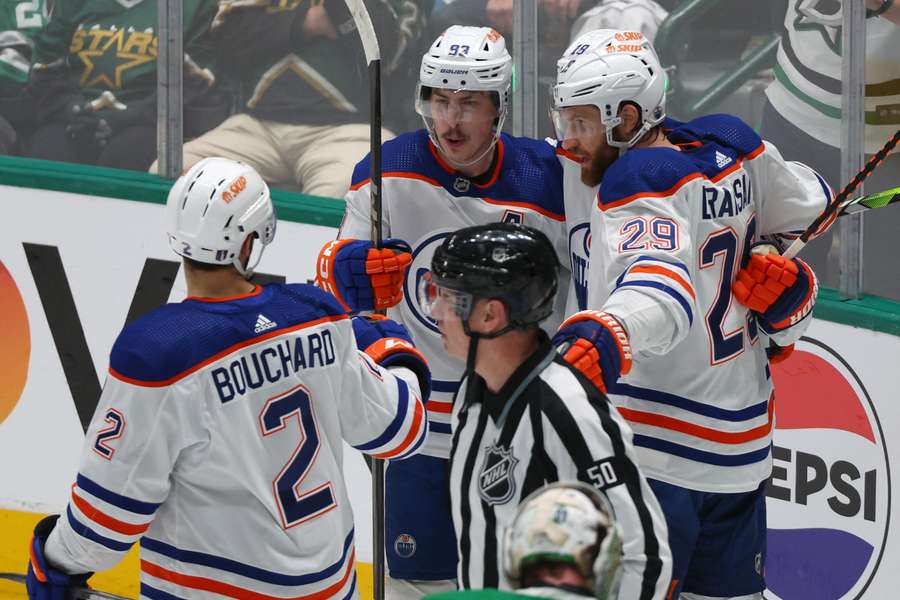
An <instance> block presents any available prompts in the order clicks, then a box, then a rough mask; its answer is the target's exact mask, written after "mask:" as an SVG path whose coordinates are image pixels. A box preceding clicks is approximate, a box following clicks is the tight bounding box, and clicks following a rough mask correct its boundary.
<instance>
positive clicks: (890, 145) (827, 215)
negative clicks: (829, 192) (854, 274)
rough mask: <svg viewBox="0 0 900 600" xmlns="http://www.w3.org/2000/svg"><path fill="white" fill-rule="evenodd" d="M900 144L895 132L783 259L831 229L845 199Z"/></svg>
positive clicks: (797, 252) (898, 131)
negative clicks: (814, 236) (811, 239)
mask: <svg viewBox="0 0 900 600" xmlns="http://www.w3.org/2000/svg"><path fill="white" fill-rule="evenodd" d="M898 142H900V130H897V132H896V133H894V135H893V136H892V137H891V139H889V140H888V141H887V143H886V144H885V145H884V146H883V147H882V148H881V150H879V151H878V152H876V153H875V155H874V156H873V157H872V158H871V159H869V162H867V163H866V164H865V166H864V167H863V168H862V170H861V171H860V172H859V173H857V174H856V176H855V177H854V178H853V179H851V180H850V182H849V183H847V185H845V186H844V189H842V190H841V191H840V193H839V194H838V195H837V196H836V197H835V198H834V200H832V201H831V203H830V204H829V205H828V206H826V207H825V210H824V211H822V214H820V215H819V216H818V217H817V218H816V220H815V221H813V222H812V224H811V225H810V226H809V227H807V228H806V231H804V232H803V234H802V235H801V236H800V237H799V238H797V239H796V240H794V242H793V243H792V244H791V245H790V246H789V247H788V249H787V251H785V253H784V254H783V256H784V257H785V258H794V257H795V256H797V254H799V253H800V250H802V249H803V247H804V246H806V243H807V242H809V239H810V238H811V237H812V236H813V235H818V234H821V233H824V232H825V231H827V230H828V228H829V227H831V224H832V223H833V222H834V219H835V218H837V216H838V211H839V210H840V209H841V208H842V206H843V205H844V202H845V201H846V200H847V198H849V197H850V194H852V193H853V190H855V189H856V188H858V187H859V185H860V184H861V183H862V182H863V181H865V180H866V178H867V177H868V176H869V175H871V174H872V171H874V170H875V169H876V168H878V165H880V164H881V162H882V161H883V160H884V159H885V157H886V156H887V155H888V154H890V152H891V150H893V149H894V147H895V146H896V145H897V143H898Z"/></svg>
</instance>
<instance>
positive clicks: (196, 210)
mask: <svg viewBox="0 0 900 600" xmlns="http://www.w3.org/2000/svg"><path fill="white" fill-rule="evenodd" d="M275 227H276V217H275V208H274V207H273V205H272V199H271V197H270V196H269V187H268V186H267V185H266V183H265V181H263V179H262V177H260V175H259V174H258V173H257V172H256V171H254V170H253V169H252V168H250V167H249V166H247V165H245V164H243V163H240V162H237V161H234V160H229V159H226V158H205V159H203V160H201V161H200V162H198V163H197V164H196V165H194V166H193V167H191V168H190V169H189V170H188V171H187V173H185V174H184V175H182V176H181V177H179V178H178V180H177V181H175V184H174V185H173V186H172V189H171V190H170V191H169V197H168V199H167V201H166V229H167V232H168V235H169V245H170V246H171V247H172V250H174V251H175V253H176V254H179V255H181V256H183V257H186V258H190V259H192V260H196V261H198V262H202V263H207V264H213V265H229V264H230V265H233V266H234V267H235V269H237V270H238V272H239V273H241V275H243V276H245V277H249V276H250V275H251V274H252V273H253V269H254V268H255V266H256V265H257V264H258V263H259V260H260V259H261V258H262V253H263V250H264V249H265V247H266V246H267V245H268V244H269V243H271V242H272V240H273V239H274V238H275ZM248 236H253V237H255V238H256V239H257V242H258V243H257V244H255V245H256V246H257V247H258V248H259V250H258V253H257V254H256V256H255V257H252V256H251V257H250V260H249V261H248V264H247V266H246V267H245V266H244V264H243V262H242V260H241V256H240V253H241V248H242V246H243V245H244V242H245V240H246V239H247V237H248Z"/></svg>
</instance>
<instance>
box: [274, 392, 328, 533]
mask: <svg viewBox="0 0 900 600" xmlns="http://www.w3.org/2000/svg"><path fill="white" fill-rule="evenodd" d="M291 417H297V423H298V424H299V425H300V443H299V444H298V445H297V448H296V449H295V450H294V454H293V455H292V456H291V459H290V460H289V461H288V463H287V464H286V465H284V468H282V469H281V472H280V473H279V474H278V477H276V478H275V481H273V482H272V489H273V490H274V492H275V503H276V504H277V505H278V510H279V512H280V513H281V523H282V526H283V527H284V528H285V529H289V528H291V527H294V526H295V525H299V524H300V523H303V522H305V521H309V520H310V519H315V518H316V517H319V516H321V515H323V514H325V513H327V512H328V511H330V510H331V509H332V508H334V507H335V506H337V503H336V502H335V501H334V492H333V490H332V488H331V482H330V481H326V482H325V483H322V484H320V485H319V486H317V487H316V488H315V489H312V490H309V491H305V492H301V491H300V486H301V485H302V484H303V480H304V479H306V476H307V474H308V473H309V470H310V468H311V467H312V465H313V463H314V462H315V461H316V457H317V456H318V455H319V443H320V440H319V427H318V424H317V423H316V415H315V412H313V407H312V403H311V402H310V398H309V392H308V391H307V389H306V388H305V387H304V386H302V385H298V386H297V387H295V388H293V389H290V390H288V391H287V392H285V393H283V394H281V395H279V396H275V397H274V398H271V399H270V400H269V401H268V402H266V405H265V406H264V407H263V409H262V412H260V413H259V426H260V430H261V431H262V434H263V437H267V436H270V435H272V434H273V433H277V432H279V431H282V430H284V429H286V428H287V423H288V420H289V419H291Z"/></svg>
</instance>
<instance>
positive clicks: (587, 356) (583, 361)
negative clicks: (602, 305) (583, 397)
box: [553, 310, 631, 393]
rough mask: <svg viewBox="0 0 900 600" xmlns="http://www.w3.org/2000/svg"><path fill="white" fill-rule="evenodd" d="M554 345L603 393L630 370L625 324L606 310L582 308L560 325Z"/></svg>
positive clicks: (566, 359)
mask: <svg viewBox="0 0 900 600" xmlns="http://www.w3.org/2000/svg"><path fill="white" fill-rule="evenodd" d="M553 345H554V346H556V347H557V348H560V349H561V352H562V355H563V358H564V359H565V361H566V362H567V363H569V364H570V365H572V366H573V367H575V368H576V369H578V370H579V371H581V372H582V373H583V374H584V376H585V377H587V378H588V379H590V380H591V381H592V382H593V383H594V385H596V386H597V387H598V388H599V389H600V391H602V392H603V393H606V392H607V391H608V389H609V387H610V386H611V385H612V384H613V383H615V382H616V381H617V380H618V379H619V376H620V375H625V374H627V373H628V372H629V371H630V370H631V345H630V344H629V343H628V334H627V333H626V332H625V328H624V327H622V325H621V324H620V323H619V322H618V321H617V320H616V318H615V317H613V316H612V315H610V314H609V313H605V312H602V311H599V310H583V311H581V312H578V313H575V314H574V315H572V316H571V317H569V318H568V319H566V320H565V321H563V324H562V325H560V326H559V331H557V332H556V335H554V336H553Z"/></svg>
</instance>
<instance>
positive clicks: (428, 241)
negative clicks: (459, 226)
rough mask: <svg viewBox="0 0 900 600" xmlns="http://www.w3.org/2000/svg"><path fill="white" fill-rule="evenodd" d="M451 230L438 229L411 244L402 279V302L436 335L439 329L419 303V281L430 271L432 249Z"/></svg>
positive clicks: (438, 333) (434, 248) (435, 248)
mask: <svg viewBox="0 0 900 600" xmlns="http://www.w3.org/2000/svg"><path fill="white" fill-rule="evenodd" d="M451 232H452V230H447V231H439V232H436V233H434V234H432V235H430V236H428V237H427V238H425V239H423V240H420V241H417V242H416V243H415V244H413V250H412V264H411V265H410V266H409V270H408V271H407V272H406V279H405V280H404V281H403V302H404V303H405V304H406V308H407V309H408V310H409V312H410V313H411V314H412V315H413V317H415V319H416V320H417V321H418V322H419V323H421V324H422V326H424V327H425V328H426V329H428V330H429V331H432V332H434V333H435V334H437V335H440V334H441V332H440V330H439V329H438V328H437V325H436V324H435V322H434V321H433V320H432V319H431V318H429V317H427V316H425V314H424V313H423V312H422V308H421V305H420V304H419V300H420V298H419V282H421V281H422V279H423V278H424V277H425V275H426V274H427V273H429V272H430V271H431V258H432V257H433V256H434V251H435V250H437V248H438V246H440V245H441V243H443V241H444V238H445V237H447V236H448V235H450V233H451Z"/></svg>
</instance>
